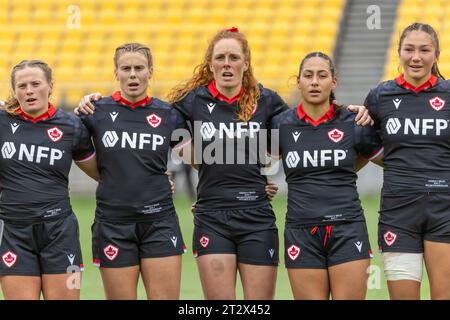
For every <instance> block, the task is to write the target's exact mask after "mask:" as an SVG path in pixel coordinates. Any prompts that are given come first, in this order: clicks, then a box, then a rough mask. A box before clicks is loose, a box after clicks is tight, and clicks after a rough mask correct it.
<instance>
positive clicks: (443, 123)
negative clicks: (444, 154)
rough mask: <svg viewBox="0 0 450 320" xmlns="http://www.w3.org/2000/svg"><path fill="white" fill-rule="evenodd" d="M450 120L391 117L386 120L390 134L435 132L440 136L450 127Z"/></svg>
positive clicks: (415, 134) (426, 133)
mask: <svg viewBox="0 0 450 320" xmlns="http://www.w3.org/2000/svg"><path fill="white" fill-rule="evenodd" d="M448 122H449V120H446V119H409V118H405V119H399V118H389V119H388V121H387V122H386V132H387V133H388V134H397V133H402V134H404V135H409V134H411V135H414V136H419V135H422V136H426V135H428V134H429V133H435V134H436V135H437V136H440V135H441V132H442V131H443V130H445V129H447V128H448ZM400 129H402V130H400Z"/></svg>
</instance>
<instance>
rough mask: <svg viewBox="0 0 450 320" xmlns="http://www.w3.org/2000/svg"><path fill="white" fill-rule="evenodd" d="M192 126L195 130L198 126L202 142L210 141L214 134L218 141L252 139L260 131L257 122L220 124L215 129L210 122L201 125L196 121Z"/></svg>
mask: <svg viewBox="0 0 450 320" xmlns="http://www.w3.org/2000/svg"><path fill="white" fill-rule="evenodd" d="M197 122H198V123H197ZM199 125H200V126H199ZM194 126H195V127H196V128H198V126H199V127H200V130H199V131H200V134H201V136H202V138H203V140H211V139H212V137H214V135H215V134H216V133H217V134H218V136H219V139H223V138H224V137H227V138H228V139H234V138H235V137H236V138H238V139H241V138H242V137H243V136H249V137H250V138H254V137H255V136H256V134H257V133H258V132H259V130H260V124H259V123H258V122H237V123H234V122H231V123H223V122H221V123H219V127H218V128H216V127H215V126H214V123H212V122H203V123H202V122H200V121H196V122H195V124H194Z"/></svg>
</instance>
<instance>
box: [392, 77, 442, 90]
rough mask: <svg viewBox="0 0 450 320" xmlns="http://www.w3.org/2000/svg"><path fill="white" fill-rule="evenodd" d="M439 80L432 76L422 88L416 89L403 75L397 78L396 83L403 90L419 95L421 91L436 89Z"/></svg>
mask: <svg viewBox="0 0 450 320" xmlns="http://www.w3.org/2000/svg"><path fill="white" fill-rule="evenodd" d="M437 80H438V78H437V77H436V76H435V75H434V74H432V75H431V77H430V79H428V80H427V81H426V82H425V83H424V84H422V85H421V86H420V87H414V86H413V85H412V84H411V83H409V82H408V81H406V79H405V77H404V75H403V74H401V75H400V76H398V77H397V78H395V82H396V83H397V84H398V85H399V86H400V87H402V88H405V89H407V90H412V91H414V92H415V93H419V92H420V91H423V90H426V89H429V88H431V87H434V86H435V85H436V83H437Z"/></svg>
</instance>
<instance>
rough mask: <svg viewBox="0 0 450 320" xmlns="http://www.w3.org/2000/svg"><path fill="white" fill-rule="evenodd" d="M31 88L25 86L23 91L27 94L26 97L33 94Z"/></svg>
mask: <svg viewBox="0 0 450 320" xmlns="http://www.w3.org/2000/svg"><path fill="white" fill-rule="evenodd" d="M32 89H33V87H32V86H31V85H27V88H26V91H25V93H26V94H27V95H31V94H33V90H32Z"/></svg>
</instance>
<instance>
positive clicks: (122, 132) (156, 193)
mask: <svg viewBox="0 0 450 320" xmlns="http://www.w3.org/2000/svg"><path fill="white" fill-rule="evenodd" d="M94 104H95V113H94V114H93V115H88V116H82V117H81V119H82V121H83V123H85V125H86V127H87V128H88V130H89V131H90V133H91V134H92V137H93V140H94V144H95V147H96V150H97V163H98V169H99V172H100V180H99V185H98V188H97V193H96V196H97V211H96V217H97V218H100V219H109V220H127V221H128V220H130V221H142V220H151V219H153V218H158V217H159V216H161V214H164V213H167V212H171V211H172V210H173V201H172V193H171V191H170V184H169V180H168V177H167V175H166V174H165V172H166V170H167V159H168V151H169V148H170V147H173V146H175V145H176V144H177V143H179V142H180V141H173V142H172V141H171V140H172V139H171V138H172V133H173V132H174V131H175V130H176V129H179V128H181V129H183V128H184V129H185V130H186V132H187V126H186V121H185V120H184V118H183V117H182V116H181V115H180V114H179V113H178V112H177V111H176V110H175V109H174V108H172V107H171V106H170V105H169V104H167V103H165V102H163V101H161V100H159V99H156V98H149V97H147V98H145V99H143V100H142V101H139V102H137V103H135V104H131V103H129V102H127V101H126V100H124V99H123V98H122V97H121V95H120V92H116V93H114V94H113V95H112V96H111V97H106V98H103V99H101V100H99V101H97V102H95V103H94ZM183 142H184V141H183Z"/></svg>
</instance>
